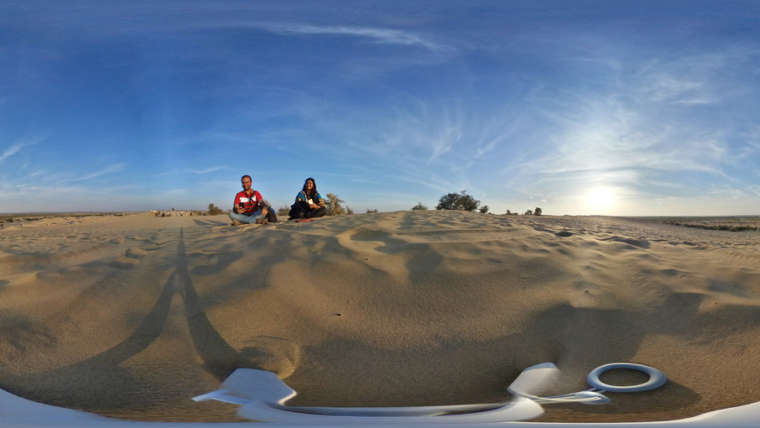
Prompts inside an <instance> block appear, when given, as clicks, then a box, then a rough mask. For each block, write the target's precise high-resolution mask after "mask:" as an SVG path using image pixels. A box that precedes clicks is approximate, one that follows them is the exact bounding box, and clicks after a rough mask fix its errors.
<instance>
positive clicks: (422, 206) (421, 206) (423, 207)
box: [412, 202, 427, 211]
mask: <svg viewBox="0 0 760 428" xmlns="http://www.w3.org/2000/svg"><path fill="white" fill-rule="evenodd" d="M412 209H413V210H415V211H417V210H421V211H424V210H427V207H426V206H424V205H422V202H417V205H415V206H413V207H412Z"/></svg>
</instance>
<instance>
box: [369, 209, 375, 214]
mask: <svg viewBox="0 0 760 428" xmlns="http://www.w3.org/2000/svg"><path fill="white" fill-rule="evenodd" d="M367 214H377V210H371V209H369V208H367Z"/></svg>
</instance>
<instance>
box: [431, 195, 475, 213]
mask: <svg viewBox="0 0 760 428" xmlns="http://www.w3.org/2000/svg"><path fill="white" fill-rule="evenodd" d="M479 205H480V201H478V200H477V199H475V198H473V197H472V195H468V194H467V191H466V190H462V192H461V193H448V194H446V195H443V196H441V199H440V200H439V201H438V206H436V207H435V209H437V210H464V211H474V210H476V209H478V206H479Z"/></svg>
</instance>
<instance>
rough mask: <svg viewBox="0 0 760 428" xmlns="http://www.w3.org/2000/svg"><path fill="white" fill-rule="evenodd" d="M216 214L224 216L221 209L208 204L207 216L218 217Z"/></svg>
mask: <svg viewBox="0 0 760 428" xmlns="http://www.w3.org/2000/svg"><path fill="white" fill-rule="evenodd" d="M172 211H174V208H172ZM218 214H224V211H222V209H221V208H219V207H217V206H216V205H214V204H213V203H211V204H208V215H218Z"/></svg>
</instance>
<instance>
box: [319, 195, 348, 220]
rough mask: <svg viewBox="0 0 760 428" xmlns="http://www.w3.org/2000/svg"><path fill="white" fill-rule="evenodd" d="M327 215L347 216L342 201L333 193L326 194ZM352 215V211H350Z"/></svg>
mask: <svg viewBox="0 0 760 428" xmlns="http://www.w3.org/2000/svg"><path fill="white" fill-rule="evenodd" d="M325 202H326V205H327V215H345V214H348V212H347V211H346V209H345V208H343V202H345V201H344V200H343V199H341V198H339V197H338V195H336V194H335V193H328V194H327V200H326V201H325ZM351 214H353V211H351Z"/></svg>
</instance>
